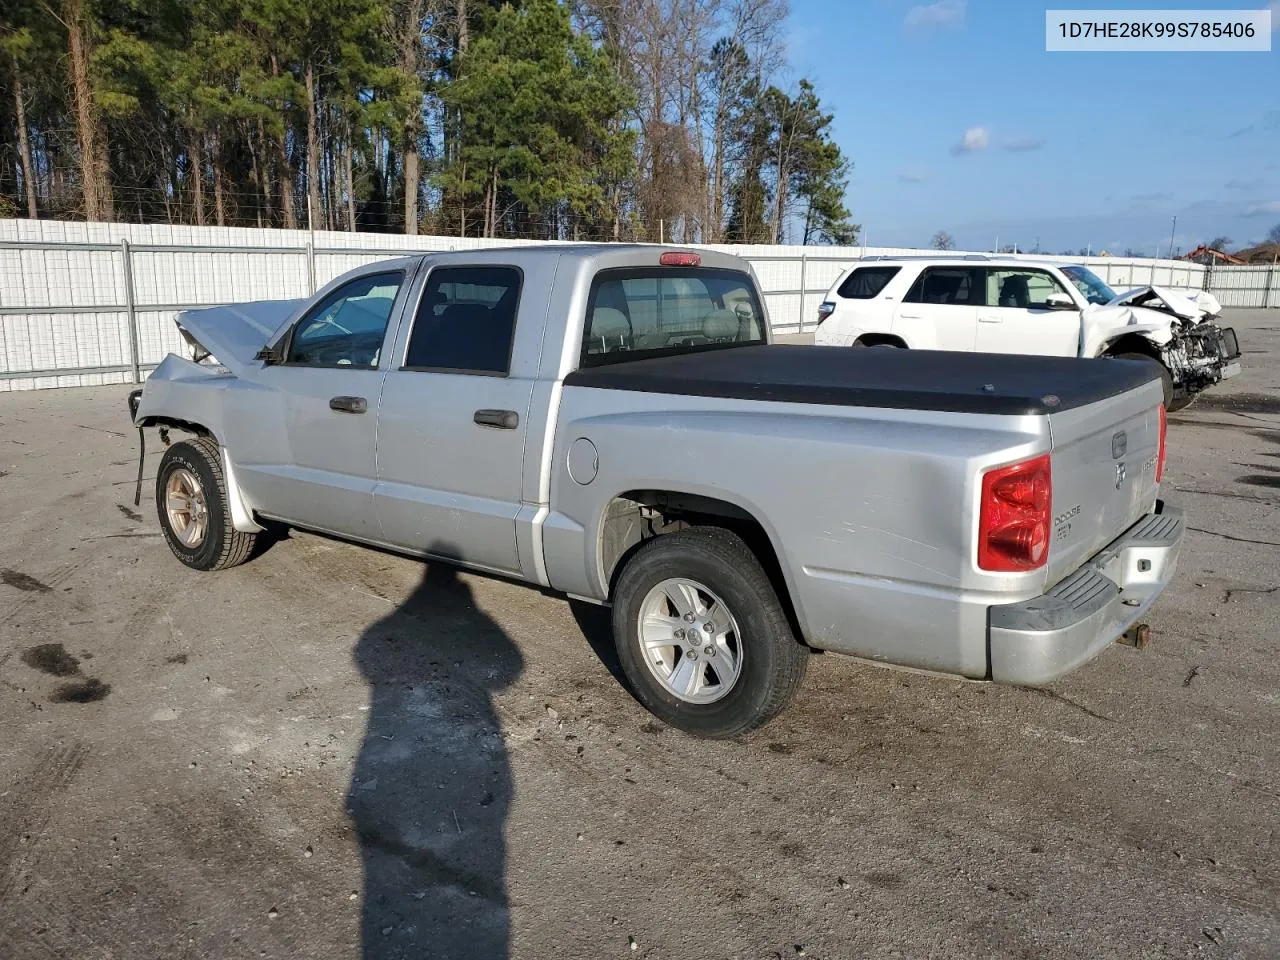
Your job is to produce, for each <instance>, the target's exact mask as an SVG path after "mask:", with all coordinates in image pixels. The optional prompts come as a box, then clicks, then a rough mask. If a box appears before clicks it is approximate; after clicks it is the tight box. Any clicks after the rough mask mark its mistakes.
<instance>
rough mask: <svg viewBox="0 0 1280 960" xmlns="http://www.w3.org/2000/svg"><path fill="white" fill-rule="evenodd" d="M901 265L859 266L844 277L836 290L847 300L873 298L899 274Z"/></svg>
mask: <svg viewBox="0 0 1280 960" xmlns="http://www.w3.org/2000/svg"><path fill="white" fill-rule="evenodd" d="M901 269H902V268H901V267H859V268H858V269H857V270H854V271H853V273H851V274H849V276H847V277H845V278H844V283H842V284H840V289H839V290H837V291H836V293H838V294H839V295H840V296H842V297H844V298H845V299H846V300H873V299H875V298H876V297H878V296H880V291H881V290H883V289H884V288H885V286H886V285H887V284H888V283H889V281H890V280H892V279H893V278H894V277H895V276H897V274H898V271H900V270H901Z"/></svg>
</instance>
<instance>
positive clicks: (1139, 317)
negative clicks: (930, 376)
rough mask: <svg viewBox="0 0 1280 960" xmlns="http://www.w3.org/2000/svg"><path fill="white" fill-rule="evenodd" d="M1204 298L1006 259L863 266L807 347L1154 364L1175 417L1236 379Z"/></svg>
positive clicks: (1229, 350) (1214, 306)
mask: <svg viewBox="0 0 1280 960" xmlns="http://www.w3.org/2000/svg"><path fill="white" fill-rule="evenodd" d="M1220 312H1221V305H1220V304H1219V303H1218V301H1217V300H1216V299H1215V298H1214V297H1213V296H1211V295H1210V294H1208V293H1204V292H1201V291H1192V290H1174V289H1170V288H1167V287H1160V286H1154V287H1152V286H1147V287H1138V288H1136V289H1133V290H1129V291H1126V292H1124V293H1120V294H1117V293H1116V292H1115V291H1114V290H1112V289H1111V288H1110V287H1109V286H1107V284H1106V283H1104V282H1103V281H1102V280H1101V279H1100V278H1099V277H1098V276H1097V275H1096V274H1095V273H1093V271H1091V270H1090V269H1089V268H1088V267H1085V266H1081V265H1076V264H1060V263H1049V262H1041V261H1032V260H1024V259H1021V258H1014V257H988V256H983V255H980V254H966V255H963V256H923V257H910V256H908V257H866V258H864V259H862V260H860V261H858V262H857V263H856V264H854V266H853V267H852V268H851V269H850V270H848V271H847V272H846V273H845V274H844V275H842V276H841V277H840V279H839V280H837V281H836V283H835V285H834V286H832V288H831V290H830V292H829V293H828V294H827V297H826V299H825V300H824V302H823V303H822V305H821V306H820V307H819V308H818V324H819V325H818V330H817V334H816V336H815V340H816V342H817V343H818V344H822V345H828V346H847V347H898V348H912V349H918V350H963V351H973V352H978V353H1022V354H1034V355H1039V356H1055V357H1114V358H1120V359H1125V360H1141V361H1145V362H1148V363H1157V364H1159V365H1160V369H1161V378H1162V380H1163V381H1164V391H1165V405H1166V406H1167V407H1168V409H1170V410H1177V409H1179V408H1181V407H1184V406H1186V405H1187V404H1188V403H1190V402H1191V401H1192V400H1193V399H1194V398H1195V396H1196V394H1197V393H1199V392H1200V391H1201V390H1204V389H1205V388H1206V387H1210V386H1212V385H1213V384H1215V383H1218V382H1219V381H1221V380H1225V379H1227V378H1228V377H1232V376H1234V375H1235V374H1237V373H1239V372H1240V365H1239V363H1238V362H1237V361H1238V358H1239V356H1240V348H1239V344H1238V343H1237V341H1236V335H1235V331H1234V330H1232V329H1231V328H1229V327H1228V328H1224V327H1221V326H1219V325H1218V322H1217V320H1218V315H1219V313H1220Z"/></svg>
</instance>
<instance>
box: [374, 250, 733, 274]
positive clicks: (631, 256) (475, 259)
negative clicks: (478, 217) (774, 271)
mask: <svg viewBox="0 0 1280 960" xmlns="http://www.w3.org/2000/svg"><path fill="white" fill-rule="evenodd" d="M664 253H692V254H696V255H697V256H698V257H699V259H700V260H701V261H702V266H704V267H711V268H715V269H722V270H742V271H744V272H745V271H748V270H749V266H748V263H747V261H746V260H743V259H742V258H741V257H736V256H734V255H733V254H730V253H723V252H721V251H719V250H706V249H690V248H688V247H678V246H673V245H671V244H656V243H517V244H512V245H511V246H505V247H482V248H479V249H475V250H434V251H431V252H429V253H419V254H413V255H412V256H407V257H397V258H395V259H391V260H379V261H378V262H377V263H369V264H365V265H363V266H361V267H359V268H357V269H356V270H354V271H350V272H351V273H353V274H354V273H364V272H368V270H369V269H370V268H373V267H377V268H378V269H388V268H392V269H395V268H399V267H408V266H410V265H412V264H416V263H417V262H418V261H420V260H422V259H423V258H430V259H431V260H432V261H434V262H438V263H509V262H511V260H512V258H513V257H518V258H520V259H521V260H524V259H528V258H530V257H534V258H546V259H548V260H554V259H557V258H559V257H562V256H566V255H568V256H573V257H578V258H580V259H593V260H597V261H599V262H600V265H601V267H615V266H648V265H653V266H657V265H658V258H659V257H661V256H662V254H664Z"/></svg>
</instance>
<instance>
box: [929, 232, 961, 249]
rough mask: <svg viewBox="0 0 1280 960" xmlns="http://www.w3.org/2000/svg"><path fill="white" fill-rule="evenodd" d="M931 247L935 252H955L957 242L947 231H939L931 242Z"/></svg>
mask: <svg viewBox="0 0 1280 960" xmlns="http://www.w3.org/2000/svg"><path fill="white" fill-rule="evenodd" d="M929 246H931V247H933V249H935V250H954V249H955V248H956V242H955V240H953V239H952V238H951V234H949V233H947V231H945V230H939V231H938V232H937V233H935V234H934V235H933V239H932V240H930V241H929Z"/></svg>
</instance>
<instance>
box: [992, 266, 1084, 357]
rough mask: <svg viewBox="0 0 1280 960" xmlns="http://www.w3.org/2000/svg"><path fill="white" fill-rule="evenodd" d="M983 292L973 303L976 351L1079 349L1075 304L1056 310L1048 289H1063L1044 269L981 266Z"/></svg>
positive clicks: (1051, 353)
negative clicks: (977, 304)
mask: <svg viewBox="0 0 1280 960" xmlns="http://www.w3.org/2000/svg"><path fill="white" fill-rule="evenodd" d="M985 272H986V283H985V285H984V288H985V297H984V299H983V305H982V306H980V307H979V308H978V342H977V346H976V347H975V348H974V349H976V350H977V351H978V352H980V353H1026V354H1038V355H1040V356H1046V357H1074V356H1077V355H1078V354H1079V352H1080V309H1079V307H1076V308H1075V309H1071V310H1064V309H1060V308H1059V309H1055V308H1053V307H1051V306H1050V305H1049V303H1048V298H1049V297H1050V296H1051V295H1053V294H1062V295H1063V296H1065V297H1067V298H1068V299H1069V300H1070V301H1071V302H1072V303H1075V297H1072V296H1071V295H1070V294H1069V293H1067V291H1066V289H1065V288H1063V286H1062V284H1060V283H1059V282H1058V281H1057V279H1056V278H1055V277H1054V276H1053V274H1051V273H1050V272H1049V271H1048V270H1041V269H1037V268H1035V267H1018V268H1009V267H988V268H986V271H985Z"/></svg>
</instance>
